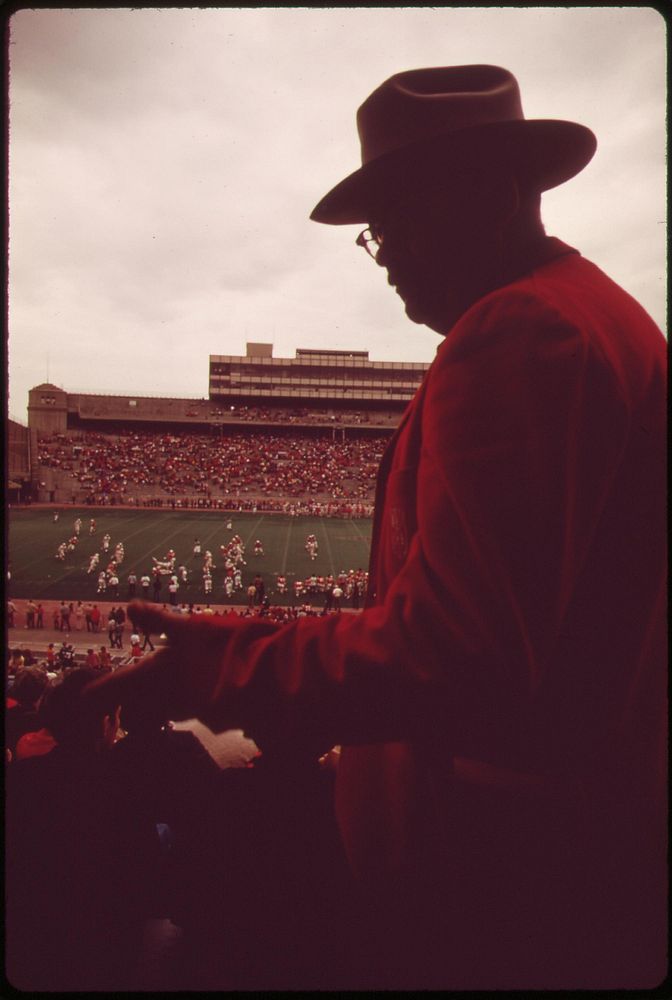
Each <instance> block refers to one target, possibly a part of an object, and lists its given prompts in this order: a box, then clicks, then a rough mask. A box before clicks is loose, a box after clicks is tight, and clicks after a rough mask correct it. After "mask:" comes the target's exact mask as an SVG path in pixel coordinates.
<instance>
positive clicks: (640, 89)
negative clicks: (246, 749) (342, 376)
mask: <svg viewBox="0 0 672 1000" xmlns="http://www.w3.org/2000/svg"><path fill="white" fill-rule="evenodd" d="M9 60H10V64H9V70H10V92H9V96H10V183H9V212H10V229H9V232H10V255H9V262H10V272H9V302H10V314H9V319H10V335H9V411H10V415H11V416H12V417H14V418H15V419H18V420H20V421H22V422H24V423H25V422H26V420H27V415H26V406H27V402H28V390H29V389H30V388H31V387H32V386H34V385H37V384H39V383H41V382H44V381H47V379H48V380H49V381H50V382H53V383H55V384H56V385H59V386H61V387H62V388H64V389H65V390H67V391H69V392H77V391H80V392H108V393H125V394H126V393H131V394H138V395H140V394H148V395H149V394H161V395H177V396H194V397H205V396H207V393H208V355H209V354H211V353H212V354H244V353H245V345H246V342H247V341H248V340H250V341H267V342H272V343H273V345H274V354H275V356H276V357H293V356H294V352H295V350H296V348H297V347H311V348H319V347H326V348H337V349H357V350H368V351H369V353H370V357H371V358H372V359H375V360H397V361H426V362H428V361H431V360H432V358H433V356H434V353H435V351H436V347H437V346H438V343H439V337H438V336H437V334H435V333H433V332H432V331H431V330H428V329H427V328H426V327H418V326H414V325H413V324H411V323H410V321H409V320H407V319H406V317H405V315H404V311H403V305H402V303H401V301H400V299H399V298H398V297H397V296H396V295H395V294H394V292H393V290H392V289H390V288H389V287H388V286H387V284H386V276H385V273H384V271H383V270H382V269H379V268H376V266H375V264H374V263H373V262H372V261H370V260H369V259H368V258H367V257H366V256H365V254H364V253H363V251H362V250H360V249H358V248H357V247H355V245H354V239H355V236H356V235H357V232H358V231H359V228H361V227H352V226H324V225H319V224H316V223H313V222H310V221H309V219H308V216H309V213H310V211H311V210H312V208H313V206H314V205H315V204H316V202H317V201H318V200H319V199H320V198H321V197H322V195H323V194H325V193H326V192H327V191H328V190H329V189H330V188H331V187H333V185H334V184H335V183H337V182H338V181H340V180H341V179H342V178H343V177H345V176H346V175H347V174H349V173H351V172H352V171H353V170H355V169H356V168H357V167H358V166H359V163H360V159H359V157H360V151H359V142H358V138H357V133H356V128H355V112H356V109H357V107H358V106H359V105H360V104H361V103H362V101H363V100H364V99H365V98H366V97H367V95H368V94H369V93H370V92H371V91H372V90H373V89H375V88H376V87H377V86H378V85H379V84H380V83H381V82H382V81H383V80H385V79H386V78H387V77H389V76H391V75H392V74H394V73H396V72H399V71H401V70H405V69H414V68H417V67H421V66H442V65H451V64H463V63H494V64H497V65H501V66H505V67H507V68H508V69H510V70H511V71H512V72H513V73H514V74H515V75H516V77H517V78H518V81H519V83H520V87H521V93H522V99H523V108H524V111H525V115H526V117H528V118H535V117H538V118H565V119H570V120H573V121H578V122H582V123H583V124H585V125H588V126H589V127H590V128H591V129H593V131H594V132H595V133H596V135H597V138H598V150H597V153H596V155H595V157H594V159H593V160H592V162H591V163H590V164H589V166H588V167H587V168H586V169H585V170H584V171H583V172H582V173H581V174H579V175H578V176H577V177H576V178H574V179H573V180H571V181H569V182H568V183H567V184H564V185H563V186H561V187H560V188H558V189H556V190H554V191H549V192H548V193H546V194H545V195H544V196H543V202H542V204H543V209H544V220H545V222H546V229H547V232H549V233H550V234H552V235H556V236H559V237H560V238H562V239H564V240H565V241H567V242H568V243H570V244H572V245H573V246H576V247H577V248H578V249H580V250H581V252H582V253H583V254H584V255H585V256H587V257H589V258H590V259H592V260H593V261H594V262H595V263H596V264H598V265H599V266H600V267H602V268H603V269H604V270H606V271H607V273H609V274H610V275H611V277H613V278H614V279H615V280H616V281H618V282H619V283H620V284H621V285H622V286H623V287H625V288H626V289H627V290H628V291H629V292H631V293H632V294H633V295H634V296H635V297H636V298H638V299H639V301H640V302H641V303H642V304H643V305H644V306H645V308H646V309H647V310H648V311H649V313H650V314H651V315H652V316H653V318H654V319H655V321H656V322H657V323H658V324H659V325H660V326H661V328H663V329H664V328H665V327H664V324H665V302H666V273H665V262H666V205H665V163H664V154H665V96H666V91H665V88H666V81H665V22H664V20H663V18H662V17H661V15H660V14H659V13H658V12H657V11H656V10H655V9H653V8H646V7H643V8H635V7H595V8H584V7H575V8H572V7H570V8H560V7H558V8H537V9H535V8H518V9H514V8H497V7H471V8H470V7H465V8H454V7H453V8H447V7H446V8H443V7H438V8H436V7H434V8H429V7H425V8H421V7H413V8H383V7H378V8H358V7H354V8H349V9H347V10H345V9H339V8H333V9H328V8H325V9H316V8H276V9H265V8H256V9H255V8H239V9H225V8H221V9H181V10H178V9H163V10H162V9H161V8H156V9H148V8H143V9H141V10H130V9H126V10H120V9H110V10H101V9H92V10H77V9H72V10H66V9H63V10H39V9H38V10H21V11H19V12H17V13H15V14H14V15H13V16H12V18H11V21H10V47H9Z"/></svg>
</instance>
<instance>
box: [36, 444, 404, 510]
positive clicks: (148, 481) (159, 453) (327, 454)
mask: <svg viewBox="0 0 672 1000" xmlns="http://www.w3.org/2000/svg"><path fill="white" fill-rule="evenodd" d="M386 440H387V437H386V436H385V435H376V436H375V437H368V438H357V439H352V440H346V441H337V440H334V439H332V438H331V437H327V436H323V437H312V436H309V435H301V434H296V435H292V436H291V437H286V436H279V435H273V434H262V433H258V434H255V433H236V432H232V433H228V434H226V435H222V436H221V437H212V436H207V435H202V434H201V435H197V434H186V433H178V434H175V433H170V434H168V433H155V434H151V433H138V432H134V431H129V432H127V433H124V434H119V435H104V434H99V433H97V432H87V434H86V435H74V436H71V435H63V434H61V435H53V436H51V437H43V438H41V439H40V440H39V442H38V454H39V462H40V465H41V466H42V467H44V468H49V469H54V470H57V471H59V472H65V473H67V474H68V475H69V478H70V479H71V480H75V482H76V484H77V488H78V489H83V490H85V493H86V497H87V499H88V501H89V502H92V503H104V502H106V500H110V499H111V498H113V497H117V499H118V500H122V501H128V499H129V498H131V497H133V498H134V499H135V500H136V502H138V503H140V504H141V505H142V504H145V505H155V504H156V505H158V503H157V502H158V501H159V500H160V499H163V500H164V502H165V500H166V498H168V500H169V502H170V500H171V499H175V503H176V505H177V503H178V498H179V503H180V506H185V505H188V506H192V505H193V502H194V494H196V495H197V497H196V498H195V500H196V503H197V504H198V501H199V500H201V499H203V500H204V501H206V500H209V501H210V502H211V503H212V502H214V504H215V505H220V503H221V506H223V507H224V509H226V505H227V502H229V503H231V504H232V508H233V507H234V506H239V504H240V502H241V501H242V502H246V501H250V502H251V503H252V504H257V505H260V504H268V503H271V504H274V505H276V506H275V507H271V508H270V509H280V510H283V509H285V508H287V509H289V508H290V507H292V506H294V507H295V508H299V507H300V508H301V509H300V511H297V512H300V513H304V512H305V511H304V508H305V507H311V506H314V505H319V506H320V507H321V508H325V509H326V510H329V508H332V512H336V511H335V510H333V505H338V508H337V509H338V512H342V508H343V507H344V506H348V505H349V507H350V508H351V509H358V508H366V509H370V505H371V502H372V498H373V490H374V486H375V480H376V473H377V469H378V464H379V462H380V458H381V455H382V453H383V450H384V447H385V443H386ZM251 495H253V496H251ZM183 501H186V504H185V503H184V502H183ZM277 505H279V506H277ZM232 508H230V509H232ZM258 509H262V507H260V506H258ZM263 509H269V508H266V507H264V508H263ZM326 510H325V512H326Z"/></svg>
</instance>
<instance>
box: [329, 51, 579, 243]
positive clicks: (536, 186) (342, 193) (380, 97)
mask: <svg viewBox="0 0 672 1000" xmlns="http://www.w3.org/2000/svg"><path fill="white" fill-rule="evenodd" d="M357 129H358V132H359V138H360V142H361V151H362V166H361V167H360V168H359V169H358V170H356V171H355V172H354V173H352V174H350V175H349V176H348V177H346V178H345V180H342V181H341V182H340V184H337V185H336V187H334V188H332V190H331V191H329V193H328V194H326V195H325V196H324V198H322V200H321V201H320V202H318V204H317V205H316V206H315V208H314V209H313V211H312V213H311V216H310V218H311V219H313V220H314V221H315V222H325V223H329V224H331V225H344V224H347V223H355V222H370V221H372V220H373V219H374V218H375V215H376V212H377V211H379V210H380V209H382V208H383V207H384V206H385V204H388V203H389V202H390V200H391V199H394V198H400V197H403V193H404V191H405V190H413V189H417V187H418V184H419V183H422V182H423V180H428V179H429V178H430V177H436V178H437V179H438V178H440V177H443V176H446V177H447V176H455V175H456V174H457V175H458V176H459V173H460V171H462V172H468V171H469V169H471V168H473V167H474V166H475V165H477V164H480V165H483V166H484V167H489V168H493V169H497V168H503V167H505V166H506V167H509V168H512V169H513V170H514V172H515V176H516V178H517V180H518V182H519V184H520V185H521V187H523V188H525V189H526V190H534V191H547V190H548V189H549V188H553V187H557V185H558V184H562V183H564V181H567V180H569V179H570V178H571V177H574V176H575V174H578V173H579V171H581V170H583V168H584V167H585V166H586V164H587V163H588V162H589V161H590V160H591V158H592V156H593V154H594V152H595V149H596V147H597V140H596V138H595V136H594V134H593V133H592V132H591V130H590V129H589V128H586V126H585V125H579V124H577V123H576V122H570V121H562V120H559V119H527V118H525V117H524V115H523V109H522V104H521V100H520V90H519V87H518V82H517V80H516V78H515V77H514V76H513V74H512V73H510V72H509V71H508V70H506V69H502V68H501V67H499V66H445V67H441V68H435V69H414V70H408V71H406V72H404V73H397V74H396V75H395V76H392V77H390V78H389V80H386V81H385V82H384V83H383V84H381V86H380V87H378V89H377V90H374V92H373V93H372V94H371V95H370V96H369V97H368V98H367V99H366V101H365V102H364V104H362V106H361V107H360V108H359V110H358V111H357Z"/></svg>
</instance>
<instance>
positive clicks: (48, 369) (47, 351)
mask: <svg viewBox="0 0 672 1000" xmlns="http://www.w3.org/2000/svg"><path fill="white" fill-rule="evenodd" d="M48 381H49V351H47V382H48Z"/></svg>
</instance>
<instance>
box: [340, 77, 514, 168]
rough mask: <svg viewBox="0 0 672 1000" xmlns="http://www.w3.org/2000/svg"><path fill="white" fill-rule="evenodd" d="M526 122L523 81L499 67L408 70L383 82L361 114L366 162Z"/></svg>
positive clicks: (359, 121)
mask: <svg viewBox="0 0 672 1000" xmlns="http://www.w3.org/2000/svg"><path fill="white" fill-rule="evenodd" d="M523 118H524V115H523V109H522V105H521V100H520V90H519V88H518V82H517V81H516V78H515V77H514V76H513V74H512V73H510V72H509V71H508V70H506V69H502V68H501V67H500V66H445V67H440V68H433V69H415V70H407V71H406V72H403V73H397V74H395V75H394V76H391V77H390V78H389V79H388V80H386V81H385V82H384V83H382V84H381V85H380V87H378V88H377V90H374V92H373V93H372V94H371V95H370V96H369V97H368V98H367V100H366V101H365V102H364V103H363V104H362V106H361V107H360V108H359V110H358V112H357V129H358V131H359V138H360V143H361V150H362V164H366V163H369V162H370V161H371V160H375V159H376V158H377V157H379V156H384V155H385V154H386V153H390V152H392V151H393V150H395V149H400V148H402V147H404V146H409V145H411V144H412V143H415V142H421V141H422V140H424V139H431V138H434V137H436V136H440V135H447V134H449V133H451V132H456V131H458V130H460V129H464V128H470V127H472V126H474V125H490V124H493V123H495V122H510V121H522V120H523Z"/></svg>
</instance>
